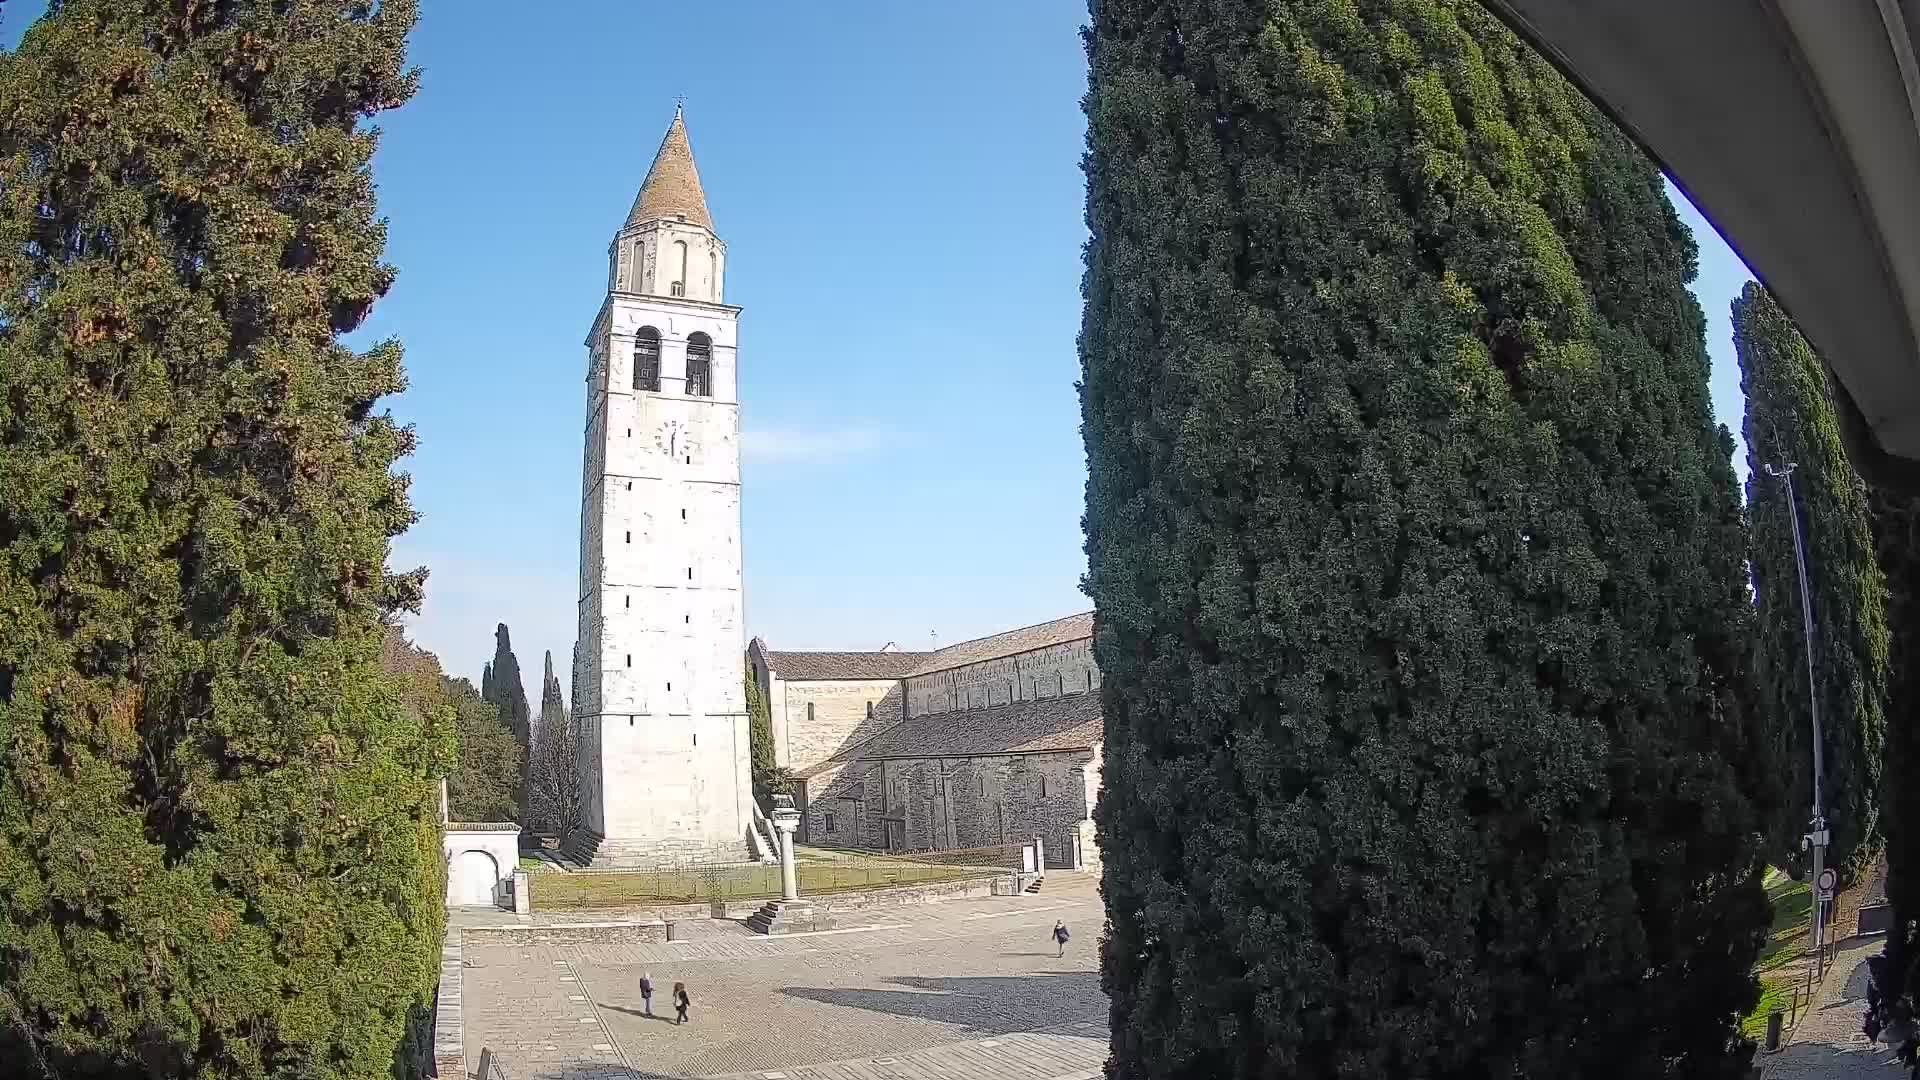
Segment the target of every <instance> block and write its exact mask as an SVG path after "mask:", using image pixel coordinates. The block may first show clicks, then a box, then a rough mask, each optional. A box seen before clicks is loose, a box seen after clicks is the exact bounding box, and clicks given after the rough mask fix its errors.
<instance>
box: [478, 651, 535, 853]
mask: <svg viewBox="0 0 1920 1080" xmlns="http://www.w3.org/2000/svg"><path fill="white" fill-rule="evenodd" d="M491 674H492V676H493V696H492V697H490V698H488V700H489V701H492V702H493V704H494V708H496V709H498V710H499V713H500V723H501V724H502V725H504V726H505V727H506V729H507V730H508V731H511V732H513V740H514V742H516V743H519V744H520V761H521V768H520V780H519V782H518V783H517V784H515V785H514V794H513V802H514V805H515V806H516V807H518V808H519V809H518V810H516V811H515V812H514V815H513V820H515V821H518V822H520V823H522V824H525V823H526V822H527V821H528V820H529V810H530V809H531V808H530V807H528V805H527V799H528V793H529V792H530V791H531V789H532V787H533V777H532V775H531V770H532V768H533V754H532V750H533V710H532V708H531V707H530V706H529V705H528V704H527V688H526V685H525V684H524V683H522V682H521V681H520V660H519V658H518V657H516V656H514V655H513V639H512V636H511V635H510V634H509V633H508V632H507V624H506V623H499V624H497V625H495V626H494V629H493V664H492V667H491ZM481 678H482V680H483V681H484V680H485V678H486V675H485V674H483V675H482V676H481Z"/></svg>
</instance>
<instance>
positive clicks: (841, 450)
mask: <svg viewBox="0 0 1920 1080" xmlns="http://www.w3.org/2000/svg"><path fill="white" fill-rule="evenodd" d="M896 442H898V439H896V438H895V437H894V435H893V433H891V432H887V431H882V430H880V429H879V428H870V427H858V426H855V427H844V428H833V429H825V428H820V429H804V428H758V429H755V430H751V431H746V432H742V433H741V435H740V447H741V451H742V452H743V453H744V454H745V456H746V458H747V460H749V461H758V462H782V461H806V462H821V461H838V460H841V459H843V458H849V457H855V456H857V455H860V454H869V453H872V452H874V451H876V450H882V449H885V448H886V447H888V446H891V445H893V444H895V443H896Z"/></svg>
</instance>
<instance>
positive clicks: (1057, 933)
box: [1053, 919, 1072, 956]
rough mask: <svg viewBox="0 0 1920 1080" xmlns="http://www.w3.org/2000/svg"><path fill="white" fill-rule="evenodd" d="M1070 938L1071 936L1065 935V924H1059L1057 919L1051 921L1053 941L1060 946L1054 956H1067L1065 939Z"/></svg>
mask: <svg viewBox="0 0 1920 1080" xmlns="http://www.w3.org/2000/svg"><path fill="white" fill-rule="evenodd" d="M1070 936H1072V935H1070V934H1068V933H1067V924H1066V923H1063V922H1061V921H1060V920H1059V919H1055V920H1053V940H1054V941H1055V943H1057V944H1058V945H1059V946H1060V951H1059V953H1057V954H1056V955H1058V956H1065V955H1067V938H1068V937H1070Z"/></svg>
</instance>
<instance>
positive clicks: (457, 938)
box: [433, 926, 467, 1080]
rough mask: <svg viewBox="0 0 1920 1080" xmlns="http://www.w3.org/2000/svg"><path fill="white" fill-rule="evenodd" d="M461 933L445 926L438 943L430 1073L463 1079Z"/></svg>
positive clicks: (464, 1044) (464, 1029)
mask: <svg viewBox="0 0 1920 1080" xmlns="http://www.w3.org/2000/svg"><path fill="white" fill-rule="evenodd" d="M462 934H463V931H461V930H460V929H459V928H457V927H452V926H449V927H447V936H446V938H445V940H443V941H442V942H441V943H440V988H439V990H438V991H436V992H435V993H434V1000H433V1069H434V1075H435V1076H439V1077H444V1078H447V1080H467V1031H466V1027H465V1025H464V1022H463V1021H462V1019H461V1015H460V1013H461V1010H460V967H461V964H460V950H461V946H462V944H463V943H462V940H461V938H462Z"/></svg>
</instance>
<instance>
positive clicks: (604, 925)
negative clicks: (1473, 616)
mask: <svg viewBox="0 0 1920 1080" xmlns="http://www.w3.org/2000/svg"><path fill="white" fill-rule="evenodd" d="M697 917H698V918H702V919H704V918H706V917H707V913H706V910H705V909H704V908H703V909H702V910H701V911H700V913H699V915H698V916H697ZM465 933H466V938H467V942H468V943H469V944H472V945H503V944H512V945H608V944H612V945H650V944H658V943H660V942H663V941H666V940H667V924H666V923H665V922H663V921H660V920H654V919H649V920H646V921H630V920H624V919H623V920H606V921H602V922H577V923H575V922H570V923H549V924H546V925H540V926H475V927H469V928H468V929H467V930H466V932H465Z"/></svg>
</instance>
